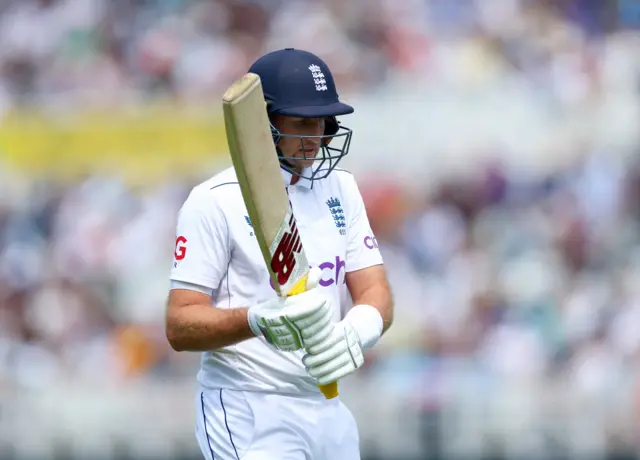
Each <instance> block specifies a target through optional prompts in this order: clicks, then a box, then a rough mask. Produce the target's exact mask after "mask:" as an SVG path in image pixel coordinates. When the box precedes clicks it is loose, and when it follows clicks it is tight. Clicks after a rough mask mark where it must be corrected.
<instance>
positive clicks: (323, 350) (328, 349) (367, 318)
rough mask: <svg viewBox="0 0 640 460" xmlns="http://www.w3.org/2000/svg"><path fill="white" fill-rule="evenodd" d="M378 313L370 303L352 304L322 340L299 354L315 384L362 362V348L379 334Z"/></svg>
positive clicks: (335, 377) (333, 378)
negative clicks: (304, 353)
mask: <svg viewBox="0 0 640 460" xmlns="http://www.w3.org/2000/svg"><path fill="white" fill-rule="evenodd" d="M382 327H383V323H382V316H380V313H379V312H378V310H377V309H376V308H374V307H372V306H370V305H357V306H355V307H353V308H352V309H351V310H350V311H349V313H347V315H346V316H345V318H344V319H343V320H342V321H340V322H339V323H337V324H335V326H334V327H333V330H332V331H331V334H330V335H329V337H327V339H326V340H324V341H323V342H321V343H319V344H317V345H314V346H310V347H307V354H306V355H305V356H304V357H303V358H302V362H303V363H304V365H305V367H306V368H307V371H308V372H309V375H311V376H312V377H314V378H315V379H316V380H317V381H318V384H319V385H327V384H329V383H332V382H335V381H337V380H339V379H341V378H343V377H345V376H347V375H349V374H351V373H352V372H354V371H355V370H356V369H358V368H360V367H361V366H362V365H363V364H364V356H363V354H362V350H363V348H370V347H372V346H373V345H375V343H376V342H377V341H378V339H379V338H380V336H381V334H382Z"/></svg>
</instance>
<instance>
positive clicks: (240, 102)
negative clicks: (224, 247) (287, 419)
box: [222, 73, 338, 399]
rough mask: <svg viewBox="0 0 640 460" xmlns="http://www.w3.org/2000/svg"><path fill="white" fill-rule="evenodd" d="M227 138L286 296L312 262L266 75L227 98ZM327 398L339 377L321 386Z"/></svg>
mask: <svg viewBox="0 0 640 460" xmlns="http://www.w3.org/2000/svg"><path fill="white" fill-rule="evenodd" d="M222 108H223V114H224V122H225V129H226V133H227V142H228V144H229V153H230V155H231V160H232V162H233V166H234V168H235V170H236V174H237V176H238V182H239V184H240V189H241V191H242V197H243V200H244V202H245V205H246V207H247V212H248V213H249V219H250V220H251V223H252V225H253V230H254V233H255V236H256V238H257V240H258V244H259V246H260V251H261V252H262V256H263V259H264V261H265V264H266V266H267V270H268V272H269V276H270V277H271V280H272V284H273V286H274V288H275V290H276V292H277V293H278V295H280V296H283V297H285V296H290V295H296V294H300V293H302V292H305V290H306V281H307V277H308V274H309V263H308V261H307V256H306V254H305V252H304V248H303V246H302V241H301V239H300V234H299V232H298V227H297V224H296V220H295V217H294V215H293V211H292V209H291V203H290V202H289V197H288V196H287V192H286V190H285V187H284V184H283V182H282V175H281V173H280V163H279V161H278V154H277V152H276V149H275V145H274V143H273V137H272V134H271V129H270V124H269V119H268V116H267V110H266V106H265V100H264V93H263V91H262V83H261V81H260V77H259V76H258V75H256V74H253V73H247V74H246V75H244V76H243V77H241V78H240V79H238V80H236V81H235V82H234V83H233V84H232V85H231V86H230V87H229V88H228V89H227V91H226V92H225V93H224V95H223V97H222ZM320 390H321V391H322V393H323V394H324V395H325V397H326V398H327V399H330V398H334V397H336V396H337V395H338V385H337V383H336V382H334V383H332V384H329V385H324V386H320Z"/></svg>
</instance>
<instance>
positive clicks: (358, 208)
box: [343, 173, 383, 272]
mask: <svg viewBox="0 0 640 460" xmlns="http://www.w3.org/2000/svg"><path fill="white" fill-rule="evenodd" d="M344 174H345V175H347V176H348V177H347V178H346V180H344V182H343V187H344V192H343V193H344V197H345V198H346V202H347V206H346V208H347V209H346V214H347V218H348V219H349V225H348V230H347V238H348V242H347V260H346V264H345V270H346V271H347V272H352V271H356V270H361V269H363V268H367V267H371V266H373V265H380V264H382V263H383V261H382V255H381V254H380V250H379V249H378V242H377V240H376V238H375V235H374V234H373V231H372V230H371V225H370V224H369V218H368V216H367V211H366V208H365V205H364V201H363V200H362V195H361V194H360V190H359V189H358V185H357V183H356V181H355V178H354V177H353V176H352V175H351V174H348V173H344Z"/></svg>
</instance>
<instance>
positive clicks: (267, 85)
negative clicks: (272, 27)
mask: <svg viewBox="0 0 640 460" xmlns="http://www.w3.org/2000/svg"><path fill="white" fill-rule="evenodd" d="M249 72H252V73H255V74H257V75H258V76H259V77H260V80H261V82H262V90H263V92H264V97H265V100H266V103H267V113H268V114H269V115H270V116H272V115H283V116H291V117H300V118H324V119H325V131H324V134H323V135H322V136H298V135H292V134H287V133H282V132H280V131H279V130H278V129H277V128H276V127H275V126H274V125H273V123H272V124H271V131H272V133H273V140H274V142H275V144H276V150H277V151H278V155H279V156H280V164H281V165H282V167H283V168H284V169H285V170H287V171H289V172H290V173H292V174H297V175H299V176H300V177H302V178H305V179H309V180H318V179H323V178H325V177H327V176H328V175H329V174H330V173H331V171H333V169H334V168H335V167H336V166H337V164H338V162H339V161H340V160H341V159H342V158H343V157H344V156H345V155H347V153H349V146H350V144H351V136H352V134H353V131H352V130H351V129H349V128H347V127H345V126H342V125H341V124H340V123H338V120H337V118H336V117H337V116H339V115H347V114H349V113H353V107H351V106H350V105H347V104H344V103H342V102H340V100H339V99H338V92H337V90H336V85H335V82H334V80H333V75H332V74H331V71H330V70H329V67H328V66H327V64H326V63H325V62H324V61H323V60H322V59H320V58H319V57H318V56H316V55H315V54H313V53H309V52H307V51H302V50H296V49H293V48H286V49H282V50H278V51H273V52H270V53H267V54H265V55H264V56H262V57H261V58H259V59H258V60H257V61H256V62H254V63H253V65H252V66H251V67H250V68H249ZM285 137H287V138H298V139H299V140H300V143H301V148H302V151H303V152H304V151H305V148H304V142H305V139H312V138H319V139H320V150H319V152H318V154H317V155H316V157H315V160H314V166H313V167H311V168H310V171H308V172H305V171H302V172H300V171H295V170H294V169H293V165H292V163H291V161H292V160H294V158H292V157H286V156H284V155H283V153H282V151H281V150H280V149H279V148H278V142H279V141H280V139H282V138H285ZM330 143H331V144H332V145H331V146H330V145H329V144H330Z"/></svg>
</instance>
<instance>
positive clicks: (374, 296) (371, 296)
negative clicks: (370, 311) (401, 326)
mask: <svg viewBox="0 0 640 460" xmlns="http://www.w3.org/2000/svg"><path fill="white" fill-rule="evenodd" d="M353 304H354V305H363V304H364V305H371V306H372V307H374V308H375V309H376V310H378V312H379V313H380V316H381V317H382V333H383V334H384V333H385V331H386V330H387V329H389V327H390V326H391V324H392V323H393V297H392V295H391V290H390V289H389V286H388V285H386V284H376V285H373V286H371V287H369V288H368V289H367V290H366V291H364V292H363V293H362V294H361V295H360V296H359V297H358V298H356V299H353Z"/></svg>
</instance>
